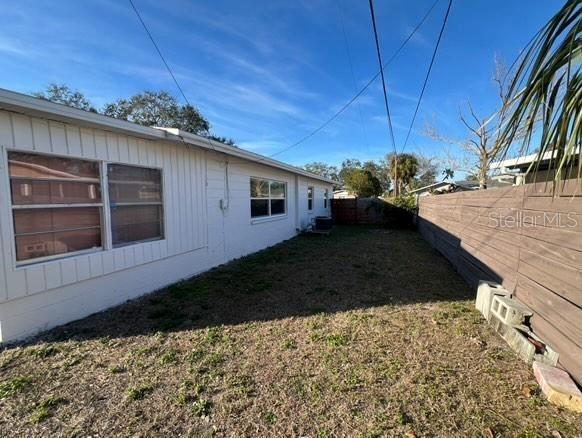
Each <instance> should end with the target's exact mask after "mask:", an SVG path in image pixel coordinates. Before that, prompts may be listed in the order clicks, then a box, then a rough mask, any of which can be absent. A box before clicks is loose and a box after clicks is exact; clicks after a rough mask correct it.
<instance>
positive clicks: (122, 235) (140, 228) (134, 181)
mask: <svg viewBox="0 0 582 438" xmlns="http://www.w3.org/2000/svg"><path fill="white" fill-rule="evenodd" d="M107 169H108V170H107V174H108V181H109V204H110V209H111V239H112V243H113V246H120V245H126V244H129V243H133V242H142V241H146V240H155V239H161V238H162V237H163V221H162V217H163V207H162V173H161V171H160V170H159V169H149V168H144V167H136V166H126V165H122V164H109V165H108V166H107Z"/></svg>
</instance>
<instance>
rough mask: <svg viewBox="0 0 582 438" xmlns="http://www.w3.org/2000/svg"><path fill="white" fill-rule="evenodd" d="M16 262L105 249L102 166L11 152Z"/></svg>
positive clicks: (80, 161) (92, 162) (9, 160)
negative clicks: (103, 246)
mask: <svg viewBox="0 0 582 438" xmlns="http://www.w3.org/2000/svg"><path fill="white" fill-rule="evenodd" d="M8 168H9V176H10V189H11V195H12V215H13V219H14V234H15V241H16V242H15V247H16V261H17V262H28V261H33V260H34V261H38V260H39V259H40V260H42V259H50V258H53V257H57V256H62V255H63V254H69V253H77V252H80V251H86V250H93V249H98V248H101V247H102V239H101V235H102V230H101V216H102V207H103V204H102V199H101V178H100V172H99V163H97V162H94V161H87V160H78V159H73V158H61V157H54V156H46V155H40V154H31V153H25V152H8Z"/></svg>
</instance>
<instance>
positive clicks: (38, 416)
mask: <svg viewBox="0 0 582 438" xmlns="http://www.w3.org/2000/svg"><path fill="white" fill-rule="evenodd" d="M473 295H474V291H472V290H470V289H469V288H468V286H467V285H466V284H465V283H464V282H463V281H462V280H461V279H460V278H459V277H458V276H457V274H456V273H455V272H454V271H453V269H452V268H451V266H450V265H449V264H448V263H447V262H446V261H445V260H444V259H443V258H442V257H441V256H439V255H438V254H437V253H436V252H434V251H433V250H432V249H431V248H430V247H429V246H428V245H427V244H426V243H425V242H424V241H423V240H422V239H421V237H420V236H419V235H418V234H417V233H415V232H412V231H386V230H378V229H370V228H347V227H346V228H338V229H336V230H335V232H334V233H333V235H332V236H330V237H317V236H315V237H308V236H306V237H298V238H295V239H293V240H290V241H288V242H285V243H283V244H281V245H278V246H277V247H274V248H271V249H269V250H266V251H263V252H261V253H258V254H255V255H252V256H250V257H246V258H244V259H241V260H238V261H236V262H233V263H230V264H228V265H227V266H224V267H221V268H218V269H215V270H213V271H211V272H209V273H207V274H205V275H202V276H200V277H198V278H195V279H193V280H191V281H188V282H185V283H182V284H178V285H175V286H172V287H170V288H168V289H166V290H164V291H160V292H158V293H155V294H152V295H149V296H147V297H144V298H143V299H140V300H136V301H133V302H130V303H127V304H125V305H123V306H120V307H118V308H115V309H112V310H110V311H107V312H104V313H100V314H97V315H93V316H91V317H89V318H86V319H84V320H82V321H78V322H75V323H72V324H69V325H67V326H64V327H61V328H58V329H56V330H53V331H51V332H49V333H47V334H45V335H43V336H42V337H40V338H37V339H35V340H33V341H31V342H29V343H27V344H24V345H20V346H13V347H10V348H6V349H4V350H3V351H2V352H1V353H0V412H1V415H0V436H27V437H28V436H56V435H63V436H87V435H92V436H111V435H116V436H117V435H121V436H130V435H131V436H173V435H189V436H201V435H202V436H205V435H208V436H210V435H217V436H308V437H328V436H409V437H412V436H447V437H450V436H485V437H495V436H528V437H529V436H554V437H559V436H562V437H567V436H579V435H580V434H581V433H582V416H580V415H575V414H572V413H568V412H565V411H562V410H560V409H557V408H556V407H554V406H552V405H550V404H548V403H547V402H546V401H544V399H543V398H542V396H541V395H540V393H539V391H538V389H537V386H536V383H535V380H534V378H533V375H532V372H531V370H530V367H529V366H527V365H526V364H524V363H523V362H521V361H520V360H519V359H518V358H517V357H516V356H515V355H514V354H513V353H512V352H511V351H510V350H509V349H508V348H507V347H506V345H505V344H504V343H503V341H501V339H500V338H498V337H497V335H495V334H494V333H493V332H492V330H491V329H490V328H489V327H488V326H487V325H486V324H484V322H483V320H482V319H481V316H480V314H479V313H477V312H476V311H475V310H474V309H473Z"/></svg>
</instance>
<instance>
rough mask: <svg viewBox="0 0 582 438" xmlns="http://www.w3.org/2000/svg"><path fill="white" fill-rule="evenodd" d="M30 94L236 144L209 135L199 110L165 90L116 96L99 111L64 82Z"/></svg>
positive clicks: (80, 93) (121, 117)
mask: <svg viewBox="0 0 582 438" xmlns="http://www.w3.org/2000/svg"><path fill="white" fill-rule="evenodd" d="M32 95H33V96H34V97H38V98H40V99H45V100H49V101H51V102H55V103H60V104H63V105H67V106H71V107H74V108H78V109H82V110H85V111H92V112H97V113H101V114H104V115H106V116H109V117H114V118H116V119H122V120H127V121H130V122H133V123H137V124H139V125H143V126H163V127H170V128H178V129H181V130H183V131H187V132H191V133H193V134H198V135H203V136H206V137H208V138H211V139H213V140H216V141H219V142H221V143H225V144H227V145H230V146H236V144H235V142H234V140H232V139H231V138H226V137H220V136H216V135H214V134H210V123H209V122H208V120H206V118H205V117H204V116H203V115H202V114H200V112H199V111H198V109H196V108H194V107H193V106H191V105H180V104H179V103H178V101H177V100H176V98H175V97H173V96H172V95H171V94H170V93H168V92H166V91H144V92H143V93H138V94H136V95H134V96H131V97H130V98H128V99H118V100H116V101H115V102H111V103H108V104H106V105H105V106H104V107H103V108H102V109H101V110H100V111H99V110H96V109H95V107H94V106H93V105H92V104H91V102H90V101H89V100H88V99H87V98H86V97H85V96H84V95H83V93H82V92H80V91H78V90H73V89H72V88H70V87H69V86H68V85H64V84H54V83H53V84H50V85H48V86H47V87H46V89H45V90H43V91H38V92H36V93H32Z"/></svg>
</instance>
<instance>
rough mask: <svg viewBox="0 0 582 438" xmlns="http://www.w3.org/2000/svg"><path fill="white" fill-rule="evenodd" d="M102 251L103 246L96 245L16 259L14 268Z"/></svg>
mask: <svg viewBox="0 0 582 438" xmlns="http://www.w3.org/2000/svg"><path fill="white" fill-rule="evenodd" d="M104 251H105V249H104V248H103V247H97V248H90V249H86V250H81V251H74V252H69V253H64V254H57V255H54V256H46V257H38V258H35V259H30V260H23V261H17V262H16V265H15V268H16V270H20V269H26V268H30V267H31V266H37V265H49V264H53V263H58V262H61V261H63V260H67V259H71V258H75V257H82V256H88V255H91V254H97V253H102V252H104Z"/></svg>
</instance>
